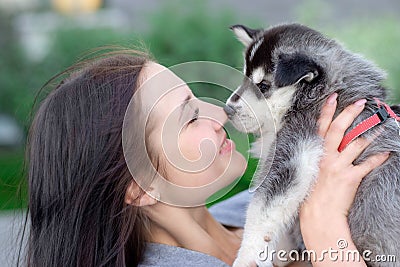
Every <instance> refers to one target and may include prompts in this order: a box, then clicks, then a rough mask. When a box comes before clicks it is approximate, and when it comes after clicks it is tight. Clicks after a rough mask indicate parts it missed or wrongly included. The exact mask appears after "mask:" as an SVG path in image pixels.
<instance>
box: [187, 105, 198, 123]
mask: <svg viewBox="0 0 400 267" xmlns="http://www.w3.org/2000/svg"><path fill="white" fill-rule="evenodd" d="M198 118H199V109H198V108H196V110H195V111H194V114H193V117H192V119H191V120H190V121H189V122H188V124H191V123H193V122H195V121H196V120H197V119H198Z"/></svg>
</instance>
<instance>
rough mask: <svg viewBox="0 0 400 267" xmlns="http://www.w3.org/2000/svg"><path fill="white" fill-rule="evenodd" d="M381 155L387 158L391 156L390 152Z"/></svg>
mask: <svg viewBox="0 0 400 267" xmlns="http://www.w3.org/2000/svg"><path fill="white" fill-rule="evenodd" d="M381 155H382V156H385V157H387V156H389V155H390V152H382V153H381Z"/></svg>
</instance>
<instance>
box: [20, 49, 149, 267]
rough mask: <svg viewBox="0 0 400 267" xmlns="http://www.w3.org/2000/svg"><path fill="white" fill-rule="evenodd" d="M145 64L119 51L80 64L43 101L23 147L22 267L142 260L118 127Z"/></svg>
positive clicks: (139, 222)
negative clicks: (24, 237)
mask: <svg viewBox="0 0 400 267" xmlns="http://www.w3.org/2000/svg"><path fill="white" fill-rule="evenodd" d="M147 61H148V57H147V56H146V55H145V54H143V53H136V52H132V53H130V52H126V51H125V52H121V53H118V52H113V53H110V54H107V55H104V56H102V57H101V58H96V59H95V60H90V61H87V62H84V63H79V64H77V65H75V66H74V67H72V68H69V69H68V70H67V71H65V72H64V73H63V76H66V78H64V79H62V81H61V82H60V83H59V84H58V85H57V86H55V88H54V89H53V90H52V91H51V93H50V94H49V95H48V96H47V97H46V98H45V99H44V100H43V101H42V103H41V105H40V107H39V109H38V110H37V112H36V115H35V117H34V120H33V123H32V126H31V129H30V133H29V137H28V145H27V156H28V187H29V189H28V190H29V192H28V194H29V205H28V212H29V215H28V218H29V219H30V223H29V224H30V230H29V238H28V249H27V256H26V265H27V266H31V267H43V266H82V267H83V266H84V267H89V266H136V265H137V264H138V263H139V262H140V259H141V255H142V254H143V251H144V249H145V238H146V236H145V235H146V231H145V228H146V227H145V221H146V218H145V216H144V214H142V212H141V210H140V209H139V208H137V207H132V206H130V205H127V204H125V202H124V199H125V192H126V189H127V188H128V186H129V184H130V183H131V182H132V181H133V178H132V176H131V174H130V173H129V171H128V168H127V165H126V161H125V159H124V155H123V149H122V125H123V120H124V115H125V111H126V109H127V107H128V104H129V101H130V99H131V98H132V96H133V94H134V93H135V90H136V89H137V87H138V86H139V82H140V81H139V80H138V79H139V74H140V72H141V70H142V67H143V65H144V64H146V62H147Z"/></svg>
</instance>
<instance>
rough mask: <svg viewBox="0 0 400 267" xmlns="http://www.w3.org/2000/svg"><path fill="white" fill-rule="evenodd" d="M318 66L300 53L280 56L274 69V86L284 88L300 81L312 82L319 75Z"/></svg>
mask: <svg viewBox="0 0 400 267" xmlns="http://www.w3.org/2000/svg"><path fill="white" fill-rule="evenodd" d="M319 69H320V68H319V67H318V65H317V64H316V63H315V62H314V61H313V60H312V59H310V58H309V57H307V56H306V55H304V54H301V53H295V54H290V55H288V54H282V55H279V57H278V62H277V65H276V68H275V85H276V86H277V87H284V86H288V85H293V84H297V83H299V82H301V81H306V82H312V81H313V80H314V79H315V78H316V77H317V76H318V75H319Z"/></svg>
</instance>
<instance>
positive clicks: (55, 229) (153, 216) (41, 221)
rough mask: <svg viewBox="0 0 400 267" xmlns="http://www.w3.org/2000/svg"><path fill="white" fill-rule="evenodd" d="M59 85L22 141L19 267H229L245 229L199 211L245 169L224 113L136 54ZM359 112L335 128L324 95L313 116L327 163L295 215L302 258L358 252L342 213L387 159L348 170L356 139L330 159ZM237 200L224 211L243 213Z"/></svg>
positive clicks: (72, 72) (73, 71) (350, 111)
mask: <svg viewBox="0 0 400 267" xmlns="http://www.w3.org/2000/svg"><path fill="white" fill-rule="evenodd" d="M64 74H65V76H66V77H65V78H64V79H63V80H62V81H61V82H60V83H59V84H58V85H57V86H56V87H55V88H54V90H52V92H51V93H50V94H49V95H48V96H47V97H46V99H45V100H44V101H43V102H42V103H41V105H40V108H39V109H38V111H37V112H36V116H35V118H34V121H33V123H32V127H31V130H30V134H29V142H28V157H29V159H28V160H29V218H30V232H29V240H28V251H27V259H26V261H27V265H28V266H85V267H86V266H138V265H139V266H227V265H231V264H232V263H233V261H234V259H235V255H236V253H237V250H238V248H239V246H240V241H241V229H240V226H242V225H241V224H240V222H239V223H237V225H234V224H235V223H233V225H230V226H231V227H225V226H224V225H223V224H221V223H220V222H219V221H217V220H216V219H215V218H214V217H213V216H212V215H211V213H210V212H209V210H208V209H207V208H206V207H205V205H204V203H205V201H206V199H207V198H208V197H209V196H210V195H211V194H213V193H214V192H216V191H217V190H219V189H221V188H222V187H224V186H226V185H228V184H229V183H231V182H233V181H234V180H235V179H237V178H238V177H240V176H241V175H242V174H243V172H244V170H245V168H246V160H245V158H244V157H243V156H242V155H241V154H240V153H239V152H237V151H236V150H235V146H234V143H233V141H231V140H228V139H226V134H225V131H224V128H223V125H224V123H225V122H226V121H227V117H226V115H225V113H224V112H223V109H222V108H220V107H217V106H214V105H212V104H209V103H205V102H203V101H201V100H199V99H197V98H196V97H195V96H194V95H193V93H192V92H191V90H190V89H189V87H188V86H187V85H186V84H184V83H183V82H182V81H181V80H180V79H179V78H178V77H176V76H175V75H174V74H173V73H172V72H170V71H169V70H167V69H166V68H165V67H163V66H161V65H159V64H157V63H155V62H153V61H151V60H150V59H149V58H148V57H147V56H146V55H145V54H143V53H137V52H126V51H125V52H119V53H112V54H108V55H105V56H103V57H102V58H98V59H95V60H92V61H90V62H87V63H85V64H79V65H77V67H75V68H70V69H69V70H68V71H66V72H65V73H64ZM132 99H135V100H136V101H132ZM364 103H365V101H364V100H360V101H358V102H357V103H355V104H354V105H351V106H349V107H348V108H347V109H346V110H344V111H343V112H342V113H341V114H340V115H339V116H338V117H337V118H336V119H335V120H334V121H333V122H332V118H333V114H334V112H335V107H336V95H333V96H331V97H330V98H329V99H328V101H327V103H326V105H325V106H324V109H323V111H322V114H321V118H320V122H319V133H320V135H321V136H322V137H323V138H325V150H326V155H325V157H324V158H323V159H322V160H321V164H320V166H321V168H320V173H319V177H318V182H317V184H316V186H315V188H314V190H313V191H312V193H311V195H310V197H309V198H308V200H307V201H306V203H305V204H304V205H303V207H302V209H301V213H300V220H301V229H302V233H303V237H304V241H305V244H306V246H307V248H308V249H314V250H316V251H322V250H323V249H325V248H327V247H329V246H330V247H335V244H336V241H337V239H338V238H344V239H346V240H347V241H348V243H349V246H348V247H347V248H348V249H353V248H354V249H355V246H354V244H353V243H352V242H351V236H350V233H349V230H348V224H347V217H346V216H347V212H348V210H349V207H350V205H351V203H352V201H353V198H354V195H355V192H356V190H357V187H358V184H359V183H360V181H361V179H362V178H363V177H364V176H365V175H366V174H367V173H368V172H369V171H371V170H372V169H373V168H375V167H377V166H379V165H380V164H382V163H383V162H384V161H385V160H386V158H387V157H388V155H387V154H383V155H376V156H374V157H371V158H370V159H368V160H367V161H366V162H364V163H362V164H361V165H358V166H353V165H352V162H353V160H354V159H355V158H356V157H357V155H359V154H360V153H361V152H362V151H363V149H364V148H365V147H366V146H367V145H368V141H366V140H362V139H359V140H357V141H356V142H353V143H352V144H351V145H349V146H348V147H347V148H346V150H345V151H343V152H342V153H339V152H337V147H338V145H339V143H340V141H341V139H342V137H343V134H344V131H345V129H346V128H347V127H348V126H349V125H350V123H351V122H352V120H353V119H354V118H355V117H356V116H357V115H358V114H359V112H360V111H361V110H362V109H363V105H364ZM243 198H245V200H243ZM246 198H248V196H243V194H242V195H240V196H238V197H234V198H233V199H232V201H233V202H231V203H236V204H233V207H238V206H243V203H245V202H246V201H247V200H246ZM228 202H229V200H228V201H226V203H227V204H229V203H228ZM217 211H218V209H217ZM217 213H218V212H216V214H217ZM238 213H239V212H238ZM243 216H244V215H239V216H238V219H237V220H236V221H240V218H243ZM239 217H240V218H239ZM232 226H239V227H232ZM314 264H315V266H328V265H329V264H335V263H334V262H331V261H329V259H328V261H321V262H315V263H314ZM336 264H339V265H340V264H341V265H340V266H346V264H349V266H356V265H357V264H360V266H363V264H364V263H363V262H357V263H355V262H351V263H349V262H340V263H336Z"/></svg>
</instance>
